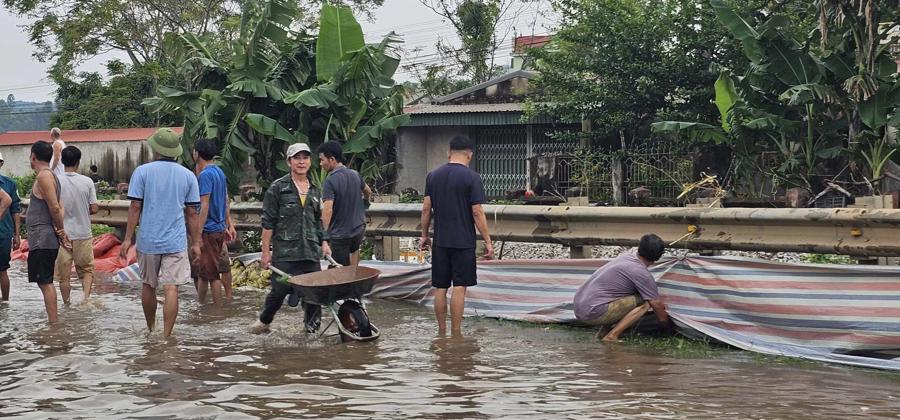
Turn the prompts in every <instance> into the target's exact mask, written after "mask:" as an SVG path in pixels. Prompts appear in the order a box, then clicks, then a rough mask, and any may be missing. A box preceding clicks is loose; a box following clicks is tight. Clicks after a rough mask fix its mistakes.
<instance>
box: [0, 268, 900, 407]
mask: <svg viewBox="0 0 900 420" xmlns="http://www.w3.org/2000/svg"><path fill="white" fill-rule="evenodd" d="M21 270H22V268H21V265H14V266H13V268H12V269H11V270H10V274H11V277H12V289H13V296H12V301H11V302H8V303H0V417H4V416H9V417H14V418H35V419H46V418H60V419H73V418H101V417H102V418H104V419H115V418H141V417H144V418H146V417H150V418H159V419H162V418H223V419H227V418H235V419H240V418H273V417H281V418H304V417H325V418H333V417H340V418H349V417H359V418H512V419H523V418H548V419H559V418H653V419H667V418H704V419H706V418H722V419H735V418H748V419H749V418H752V419H778V418H784V419H805V418H810V419H811V418H836V419H846V418H862V417H866V418H879V417H880V418H900V375H898V374H892V373H885V372H878V371H872V370H864V369H857V368H848V367H842V366H829V365H824V364H817V363H796V362H792V361H783V360H776V359H773V358H766V357H759V356H753V355H751V354H749V353H746V352H740V351H724V352H720V354H717V355H716V356H714V357H713V358H691V357H679V358H676V357H667V356H664V355H662V354H660V353H659V352H658V351H654V350H650V349H647V348H642V347H639V346H635V345H627V344H618V345H602V344H600V343H598V342H596V341H594V340H593V337H592V334H591V333H590V332H589V331H587V330H583V329H577V328H565V327H550V328H548V327H544V326H535V325H528V324H520V323H513V322H503V321H496V320H491V319H472V318H468V319H466V321H465V325H464V334H465V336H464V338H437V337H435V328H434V325H433V319H432V315H431V312H430V311H429V310H428V309H425V308H421V307H418V306H414V305H411V304H406V303H403V302H392V301H381V300H374V301H372V302H370V303H369V310H370V316H371V318H372V320H373V321H374V322H375V323H376V324H377V325H378V327H379V328H380V329H381V331H382V337H381V339H379V340H378V341H376V342H374V343H353V344H338V340H337V339H336V338H307V337H306V336H305V334H304V333H303V332H302V329H301V328H300V323H299V320H300V316H301V315H300V311H299V310H298V308H290V307H288V306H287V305H285V307H284V308H283V309H282V310H281V311H280V312H279V313H278V315H277V316H276V318H275V322H274V323H273V327H274V330H275V331H273V332H272V333H271V334H269V335H267V336H254V335H250V334H248V333H247V332H246V330H247V326H248V325H249V324H250V323H251V322H252V321H253V319H254V317H255V314H256V313H257V311H258V310H259V306H260V303H261V301H262V299H263V297H264V295H263V294H262V292H257V291H249V290H248V291H238V292H237V294H236V299H235V302H234V303H232V304H231V305H228V306H227V307H225V308H218V309H217V308H213V307H201V306H200V305H198V304H197V303H196V302H195V299H196V298H195V294H194V293H193V289H192V288H186V289H185V290H184V292H183V293H182V295H181V312H180V314H179V318H178V324H177V325H176V327H175V337H174V338H172V339H170V340H164V339H162V337H161V336H160V335H159V334H158V333H157V334H149V335H148V334H147V333H146V332H145V327H144V321H143V315H142V313H141V309H140V300H139V291H140V289H139V288H138V287H137V285H132V284H120V283H117V282H115V281H112V280H108V279H106V280H105V279H98V282H97V283H98V284H97V285H96V286H95V296H94V302H93V303H92V304H90V305H79V304H78V302H79V301H81V296H82V295H81V289H80V285H77V284H76V285H75V289H74V290H73V293H72V298H73V301H74V302H75V304H74V305H72V306H70V307H63V306H61V307H60V320H61V322H60V324H59V326H58V327H55V328H48V327H46V325H45V324H46V321H45V320H46V316H45V314H44V308H43V303H42V301H41V298H40V292H39V290H38V288H37V286H35V285H32V284H28V283H27V282H26V280H25V276H24V273H23V272H22V271H21ZM158 316H159V322H158V325H159V326H160V329H161V324H162V311H161V310H160V311H159V313H158Z"/></svg>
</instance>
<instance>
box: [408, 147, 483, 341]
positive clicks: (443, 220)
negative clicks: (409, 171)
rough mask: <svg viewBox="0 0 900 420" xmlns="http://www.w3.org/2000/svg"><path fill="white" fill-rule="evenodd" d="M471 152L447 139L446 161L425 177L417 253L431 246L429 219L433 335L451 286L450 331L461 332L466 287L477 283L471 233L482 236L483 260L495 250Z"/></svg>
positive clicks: (441, 323)
mask: <svg viewBox="0 0 900 420" xmlns="http://www.w3.org/2000/svg"><path fill="white" fill-rule="evenodd" d="M473 150H474V147H473V144H472V140H470V139H469V138H468V137H464V136H456V137H454V138H453V139H452V140H450V162H449V163H447V164H445V165H444V166H441V167H440V168H438V169H435V170H434V171H432V172H431V173H429V174H428V177H427V178H425V202H424V203H423V205H422V238H421V240H420V242H419V249H425V248H427V247H428V246H429V245H430V242H431V240H430V239H429V237H428V229H429V227H430V226H431V219H432V216H433V218H434V246H433V247H432V249H431V285H432V286H433V287H435V288H436V289H437V290H436V291H435V294H434V315H435V317H436V318H437V323H438V332H439V333H440V334H444V333H445V332H446V329H447V289H449V288H450V287H451V286H452V287H453V294H452V296H451V301H450V328H451V332H452V333H453V334H459V333H460V332H461V328H460V327H461V324H462V316H463V310H464V309H465V305H466V301H465V299H466V287H469V286H474V285H475V284H476V283H477V275H476V271H475V229H474V228H473V225H474V226H475V227H477V228H478V231H479V232H481V237H482V238H483V239H484V244H485V258H488V259H490V258H493V256H494V246H493V244H492V243H491V235H490V233H488V228H487V218H486V217H485V215H484V210H482V209H481V204H482V203H484V201H485V196H484V185H483V184H482V182H481V177H480V176H479V175H478V173H476V172H475V171H473V170H471V169H469V163H470V162H471V161H472V153H473Z"/></svg>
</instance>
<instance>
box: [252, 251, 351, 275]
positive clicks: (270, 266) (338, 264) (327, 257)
mask: <svg viewBox="0 0 900 420" xmlns="http://www.w3.org/2000/svg"><path fill="white" fill-rule="evenodd" d="M325 259H327V260H328V262H329V263H331V264H332V265H334V266H336V267H343V266H344V265H343V264H341V263H339V262H337V261H335V260H334V258H332V257H331V255H326V256H325ZM269 270H272V272H273V273H275V274H278V275H279V276H283V277H287V278H291V277H293V276H292V275H290V274H288V273H285V272H284V271H281V270H279V269H278V268H277V267H275V265H273V264H269Z"/></svg>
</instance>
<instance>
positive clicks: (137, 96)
mask: <svg viewBox="0 0 900 420" xmlns="http://www.w3.org/2000/svg"><path fill="white" fill-rule="evenodd" d="M107 71H108V75H109V76H110V77H109V81H104V80H103V78H102V77H101V76H100V74H99V73H81V74H79V75H78V77H77V79H74V80H73V79H69V78H65V79H64V80H62V81H61V82H60V84H59V88H58V89H57V91H56V104H57V108H58V112H57V113H56V114H54V115H53V118H52V119H51V123H52V125H54V126H57V127H60V128H62V129H69V130H73V129H96V128H127V127H154V126H174V125H179V124H180V122H179V121H177V120H176V119H175V118H174V117H172V116H165V115H160V114H157V113H154V112H152V111H150V110H148V109H146V107H144V106H143V105H141V102H142V101H143V100H144V98H146V97H148V96H152V95H154V94H155V93H156V87H157V84H158V81H159V80H160V79H161V78H166V77H168V78H169V79H172V77H171V76H167V75H166V74H165V73H166V72H165V71H164V70H163V69H162V68H161V67H160V66H159V65H157V64H155V63H149V64H143V65H140V66H129V65H126V64H124V63H122V62H121V61H118V60H113V61H110V62H109V63H107Z"/></svg>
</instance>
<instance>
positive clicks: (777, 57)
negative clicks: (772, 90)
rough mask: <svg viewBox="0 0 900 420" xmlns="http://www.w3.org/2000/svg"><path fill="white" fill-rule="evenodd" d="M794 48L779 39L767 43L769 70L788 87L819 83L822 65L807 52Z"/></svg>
mask: <svg viewBox="0 0 900 420" xmlns="http://www.w3.org/2000/svg"><path fill="white" fill-rule="evenodd" d="M795 47H796V46H792V45H790V43H789V42H787V41H785V40H781V39H777V40H772V41H771V42H769V43H768V44H767V45H766V57H767V58H768V60H769V63H770V66H769V70H770V71H771V72H772V73H774V74H775V76H777V77H778V80H781V81H782V82H783V83H784V84H786V85H788V86H795V85H801V84H811V83H819V82H820V81H821V80H822V73H823V71H822V70H823V67H822V64H821V63H819V62H818V60H816V59H814V58H813V57H812V56H811V55H810V54H809V53H808V52H805V51H803V50H802V49H798V48H795Z"/></svg>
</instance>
